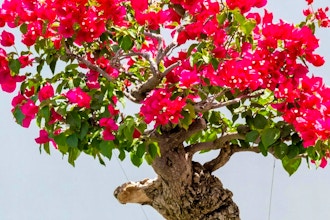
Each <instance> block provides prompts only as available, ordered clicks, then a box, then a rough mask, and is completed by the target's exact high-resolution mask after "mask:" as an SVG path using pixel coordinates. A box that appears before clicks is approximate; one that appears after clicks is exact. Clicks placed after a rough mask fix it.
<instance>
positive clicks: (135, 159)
mask: <svg viewBox="0 0 330 220" xmlns="http://www.w3.org/2000/svg"><path fill="white" fill-rule="evenodd" d="M130 158H131V161H132V163H133V164H134V165H135V166H137V167H139V166H141V164H142V163H143V158H142V157H139V156H138V155H136V153H135V152H131V153H130Z"/></svg>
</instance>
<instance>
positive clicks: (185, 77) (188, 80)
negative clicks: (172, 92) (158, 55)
mask: <svg viewBox="0 0 330 220" xmlns="http://www.w3.org/2000/svg"><path fill="white" fill-rule="evenodd" d="M180 72H181V73H180V84H179V85H180V87H182V88H191V87H192V86H194V85H198V84H200V82H201V81H200V77H199V75H198V73H197V71H196V70H192V71H190V70H182V71H181V70H180Z"/></svg>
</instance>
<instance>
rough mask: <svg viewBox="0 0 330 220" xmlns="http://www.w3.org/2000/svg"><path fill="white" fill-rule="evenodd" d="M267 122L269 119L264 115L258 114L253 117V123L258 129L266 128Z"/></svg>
mask: <svg viewBox="0 0 330 220" xmlns="http://www.w3.org/2000/svg"><path fill="white" fill-rule="evenodd" d="M267 124H268V121H267V119H266V118H265V116H263V115H260V114H257V115H256V116H255V117H254V119H253V125H254V127H256V128H258V129H264V128H265V127H266V126H267Z"/></svg>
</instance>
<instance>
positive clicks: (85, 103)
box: [65, 87, 91, 108]
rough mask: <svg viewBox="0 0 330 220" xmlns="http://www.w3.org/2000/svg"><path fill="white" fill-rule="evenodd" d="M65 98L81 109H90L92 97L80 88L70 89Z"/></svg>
mask: <svg viewBox="0 0 330 220" xmlns="http://www.w3.org/2000/svg"><path fill="white" fill-rule="evenodd" d="M65 97H66V98H67V99H68V100H69V102H70V103H72V104H77V105H78V106H79V107H81V108H83V107H85V108H90V103H91V97H90V96H89V95H88V94H87V93H86V92H84V91H83V90H82V89H81V88H80V87H77V88H74V89H70V90H69V91H68V92H67V93H66V94H65Z"/></svg>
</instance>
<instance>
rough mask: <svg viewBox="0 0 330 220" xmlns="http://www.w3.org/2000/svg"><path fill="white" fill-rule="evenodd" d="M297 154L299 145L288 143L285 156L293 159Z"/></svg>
mask: <svg viewBox="0 0 330 220" xmlns="http://www.w3.org/2000/svg"><path fill="white" fill-rule="evenodd" d="M298 154H299V147H298V146H296V145H290V147H288V153H287V156H288V158H289V159H293V158H295V157H296V156H298Z"/></svg>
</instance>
